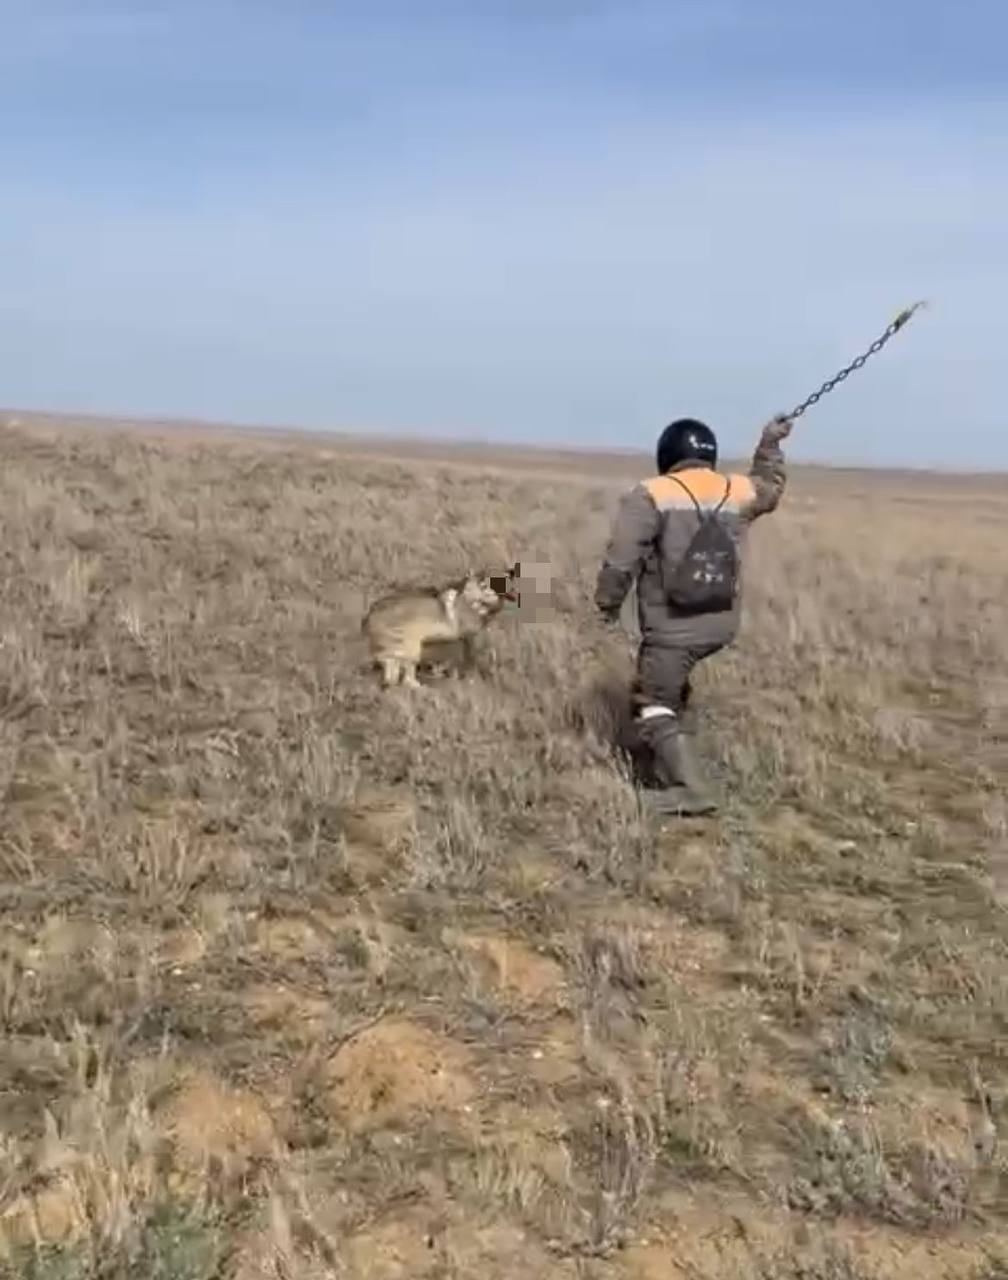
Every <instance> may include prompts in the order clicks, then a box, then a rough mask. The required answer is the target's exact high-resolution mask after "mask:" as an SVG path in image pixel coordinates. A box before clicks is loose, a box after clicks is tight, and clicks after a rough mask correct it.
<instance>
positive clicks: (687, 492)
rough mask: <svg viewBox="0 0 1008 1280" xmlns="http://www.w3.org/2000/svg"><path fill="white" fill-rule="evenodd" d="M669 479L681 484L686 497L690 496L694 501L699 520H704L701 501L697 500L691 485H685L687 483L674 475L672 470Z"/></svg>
mask: <svg viewBox="0 0 1008 1280" xmlns="http://www.w3.org/2000/svg"><path fill="white" fill-rule="evenodd" d="M668 479H669V480H674V481H675V482H676V484H677V485H678V486H679V488H680V489H682V491H683V493H685V495H686V497H687V498H689V500H690V502H692V503H693V508H694V510H695V511H696V513H697V519H698V520H700V521H701V522H702V521H703V512H702V511H701V509H700V503H699V502H697V500H696V497H695V495H694V493H693V490H692V489H691V488H690V487H689V485H685V484H683V482H682V481H681V480H680V479H679V477H678V476H674V475H672V473H671V472H669V473H668Z"/></svg>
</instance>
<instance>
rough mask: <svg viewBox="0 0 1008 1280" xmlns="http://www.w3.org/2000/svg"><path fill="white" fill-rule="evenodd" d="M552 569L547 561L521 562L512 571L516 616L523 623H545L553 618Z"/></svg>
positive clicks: (554, 600) (554, 601)
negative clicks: (516, 607)
mask: <svg viewBox="0 0 1008 1280" xmlns="http://www.w3.org/2000/svg"><path fill="white" fill-rule="evenodd" d="M554 582H555V579H554V576H553V568H552V565H551V564H550V562H549V560H547V559H545V558H543V559H536V560H521V561H519V562H517V563H516V564H515V566H514V569H513V570H512V588H513V591H514V597H513V598H514V599H516V600H517V604H518V615H519V617H520V618H521V619H522V620H523V621H525V622H545V621H547V620H548V619H549V618H551V617H552V616H553V611H554V608H555V604H556V599H555V596H554Z"/></svg>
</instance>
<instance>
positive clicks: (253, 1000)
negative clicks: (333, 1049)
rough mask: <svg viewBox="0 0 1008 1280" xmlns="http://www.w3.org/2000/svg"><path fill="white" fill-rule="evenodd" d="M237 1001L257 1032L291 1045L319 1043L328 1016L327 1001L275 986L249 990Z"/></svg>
mask: <svg viewBox="0 0 1008 1280" xmlns="http://www.w3.org/2000/svg"><path fill="white" fill-rule="evenodd" d="M241 1000H242V1004H243V1005H244V1007H245V1011H246V1013H247V1014H248V1017H249V1019H250V1021H251V1022H252V1024H253V1025H254V1026H255V1027H256V1028H257V1030H260V1031H273V1032H276V1033H278V1034H279V1035H280V1036H281V1037H282V1038H283V1039H284V1040H287V1041H289V1042H290V1043H292V1044H310V1043H313V1042H315V1041H317V1040H319V1039H320V1038H321V1037H322V1036H324V1035H325V1033H326V1028H327V1025H328V1023H329V1019H330V1017H331V1016H332V1006H331V1005H330V1003H329V1001H328V1000H323V999H321V997H319V996H312V995H308V994H307V993H306V992H303V991H297V990H295V989H294V988H292V987H284V986H280V985H277V984H273V985H271V984H269V983H260V984H258V985H257V986H254V987H250V988H249V989H248V990H247V991H245V992H243V994H242V997H241Z"/></svg>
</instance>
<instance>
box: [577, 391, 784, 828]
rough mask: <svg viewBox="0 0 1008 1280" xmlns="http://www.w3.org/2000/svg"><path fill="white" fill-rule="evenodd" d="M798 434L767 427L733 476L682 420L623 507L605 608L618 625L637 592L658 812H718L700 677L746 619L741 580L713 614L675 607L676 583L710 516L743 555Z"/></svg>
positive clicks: (601, 589)
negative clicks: (696, 690)
mask: <svg viewBox="0 0 1008 1280" xmlns="http://www.w3.org/2000/svg"><path fill="white" fill-rule="evenodd" d="M791 427H792V423H791V421H790V420H789V419H787V418H785V417H782V416H778V417H776V418H774V419H773V420H772V421H771V422H769V423H768V424H767V425H766V426H765V427H764V429H763V432H762V434H761V436H760V440H759V444H758V445H757V446H756V451H755V453H754V454H753V458H752V464H751V467H750V469H749V473H748V475H731V476H726V475H722V474H721V473H719V472H718V471H717V461H718V446H717V439H716V437H715V435H714V433H713V431H711V429H710V428H709V427H708V426H705V425H704V423H702V422H697V421H696V420H695V419H693V418H680V419H679V420H677V421H676V422H673V423H671V424H670V425H669V426H668V427H666V428H665V430H664V431H663V432H662V434H661V437H660V439H659V441H658V448H657V451H656V461H657V464H658V474H657V475H656V476H654V477H653V478H652V479H649V480H644V481H641V483H640V484H637V485H635V486H634V488H633V489H631V490H630V491H629V492H628V493H626V494H625V495H624V496H623V498H622V500H621V502H620V507H619V510H618V513H617V515H616V519H615V521H614V524H613V528H612V533H611V536H610V540H609V545H608V547H607V548H606V553H605V559H604V562H603V565H602V568H601V570H600V571H599V575H598V581H597V584H596V589H595V603H596V605H597V607H598V609H599V611H600V613H601V614H602V617H603V618H604V619H605V620H606V621H607V622H610V623H617V622H618V620H619V612H620V608H621V606H622V604H623V601H624V599H625V598H626V594H627V592H628V591H629V589H630V587H631V586H632V585H633V584H634V583H636V585H637V612H638V619H639V623H640V631H641V643H640V649H639V651H638V654H637V671H636V677H635V680H634V685H633V694H632V697H633V710H634V717H635V726H636V728H637V730H638V732H639V735H640V739H641V741H642V742H643V744H644V745H645V746H646V748H647V749H648V752H649V753H650V755H651V757H652V759H653V762H654V773H655V775H656V776H657V779H658V781H659V782H660V783H661V787H660V789H658V790H657V791H655V792H654V793H653V796H652V801H653V807H654V809H655V810H656V811H657V812H658V813H661V814H683V815H687V814H688V815H697V814H706V813H713V812H714V811H715V808H716V806H715V804H714V802H713V800H711V799H710V797H709V796H708V795H707V793H706V792H705V790H704V786H703V781H702V778H701V776H700V772H699V769H698V767H697V764H696V762H695V760H694V757H693V752H692V736H693V732H692V730H693V726H692V724H691V722H690V720H691V717H690V716H689V714H688V713H689V698H690V674H691V672H692V670H693V668H694V666H695V665H696V664H697V663H698V662H700V661H702V660H703V659H704V658H709V657H710V656H711V654H714V653H717V652H718V650H719V649H723V648H724V647H725V645H728V644H730V643H731V642H732V641H733V640H734V639H735V636H736V634H737V632H738V627H739V613H740V597H739V594H738V587H737V582H736V583H734V584H733V586H732V588H731V589H730V590H731V591H732V592H733V593H734V594H733V595H731V597H730V599H729V600H728V601H727V603H725V604H724V605H723V607H720V608H719V609H718V610H717V611H712V612H704V611H702V610H701V611H699V612H698V611H696V610H695V609H685V608H681V607H679V606H678V605H677V604H675V603H673V602H671V601H670V600H669V598H668V594H669V593H668V592H667V591H666V589H665V586H666V583H667V581H668V579H669V578H671V577H672V576H673V575H674V573H675V570H676V568H677V567H678V566H679V565H680V564H681V563H682V562H683V557H684V555H685V553H686V551H687V548H688V547H689V546H690V543H691V540H692V539H693V537H694V535H695V534H696V533H697V531H698V529H699V527H700V525H701V524H702V523H703V522H704V519H705V517H709V516H713V517H714V518H715V519H716V520H717V521H720V522H721V526H722V528H723V530H724V532H725V533H727V534H728V535H729V539H730V541H729V542H728V544H727V545H728V547H729V548H731V549H733V550H732V553H733V554H734V555H737V554H740V553H741V550H742V546H743V543H744V540H745V531H746V528H747V526H748V525H749V524H751V523H752V521H753V520H755V519H757V517H759V516H761V515H766V514H767V513H768V512H771V511H773V510H774V509H775V508H776V507H777V504H778V503H779V502H780V498H781V494H782V493H783V491H784V483H785V474H784V455H783V453H782V452H781V448H780V442H781V441H782V440H783V439H784V438H785V437H786V436H787V435H788V434H789V432H790V431H791ZM716 536H722V535H721V534H720V533H719V534H717V535H716Z"/></svg>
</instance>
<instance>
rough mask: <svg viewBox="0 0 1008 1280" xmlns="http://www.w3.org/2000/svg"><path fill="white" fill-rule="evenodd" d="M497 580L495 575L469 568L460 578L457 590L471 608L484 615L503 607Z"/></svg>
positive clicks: (503, 597)
mask: <svg viewBox="0 0 1008 1280" xmlns="http://www.w3.org/2000/svg"><path fill="white" fill-rule="evenodd" d="M498 581H499V580H498V579H497V578H496V577H491V576H490V575H489V574H483V573H476V572H475V571H474V570H472V569H470V570H469V572H468V573H467V574H466V576H465V577H464V578H463V579H462V582H461V584H460V585H459V588H458V592H459V595H460V596H461V597H462V599H463V600H464V601H465V602H466V604H467V605H469V607H470V608H471V609H473V610H475V612H476V613H479V614H481V615H483V616H486V615H487V614H490V613H496V612H497V611H498V610H499V609H501V608H503V605H504V599H505V596H504V593H503V592H501V591H500V590H499V589H498V586H497V583H498Z"/></svg>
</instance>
